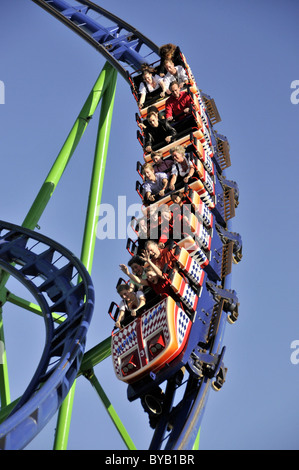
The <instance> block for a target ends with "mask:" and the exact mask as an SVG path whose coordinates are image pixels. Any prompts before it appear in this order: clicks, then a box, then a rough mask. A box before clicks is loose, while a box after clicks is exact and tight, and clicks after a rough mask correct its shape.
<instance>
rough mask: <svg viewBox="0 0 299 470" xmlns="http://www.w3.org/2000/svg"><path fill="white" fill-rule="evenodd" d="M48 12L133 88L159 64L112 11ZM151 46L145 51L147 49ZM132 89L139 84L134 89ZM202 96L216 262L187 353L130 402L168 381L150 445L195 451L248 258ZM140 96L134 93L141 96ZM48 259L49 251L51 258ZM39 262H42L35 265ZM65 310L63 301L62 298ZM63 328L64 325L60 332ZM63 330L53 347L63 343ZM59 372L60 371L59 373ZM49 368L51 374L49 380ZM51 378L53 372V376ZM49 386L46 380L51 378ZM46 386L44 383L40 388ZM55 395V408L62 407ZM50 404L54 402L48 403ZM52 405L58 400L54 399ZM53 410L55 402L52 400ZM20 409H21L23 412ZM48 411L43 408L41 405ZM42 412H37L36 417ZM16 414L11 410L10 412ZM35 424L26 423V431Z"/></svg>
mask: <svg viewBox="0 0 299 470" xmlns="http://www.w3.org/2000/svg"><path fill="white" fill-rule="evenodd" d="M33 1H34V2H35V3H36V4H38V5H39V6H41V7H42V8H44V9H45V10H46V11H47V12H49V13H50V14H52V15H53V16H55V17H56V18H58V19H59V20H60V21H61V22H63V23H64V24H65V25H67V26H68V27H70V28H71V29H72V30H74V31H75V32H76V33H77V34H79V35H80V36H81V37H82V38H84V39H85V40H86V41H88V42H89V44H91V45H92V46H93V47H95V48H96V49H97V50H98V51H99V52H100V53H101V54H102V55H103V56H104V57H105V59H106V60H108V61H109V62H110V63H111V64H112V65H113V66H114V67H115V68H116V69H117V70H118V72H119V73H120V74H121V75H122V76H123V77H124V78H125V79H126V80H127V81H128V82H129V84H130V85H132V81H131V78H130V73H132V71H133V72H134V71H138V70H139V69H140V67H141V65H142V64H143V63H144V62H149V63H154V62H156V61H157V60H159V47H158V46H156V45H155V44H154V43H153V42H151V41H150V40H148V39H147V38H145V37H144V36H143V35H142V34H141V33H140V32H138V31H137V30H136V29H135V28H133V27H132V26H130V25H128V24H127V23H125V22H123V21H122V20H121V19H120V18H117V17H116V16H115V15H112V14H111V13H109V12H107V11H106V10H104V9H102V8H101V7H99V6H98V5H96V4H95V3H93V2H90V1H89V0H82V1H81V2H77V1H76V2H75V1H73V2H66V1H65V0H33ZM93 13H98V14H100V15H102V16H103V17H104V18H105V19H108V20H109V21H110V22H111V24H110V25H109V26H104V25H103V24H100V23H99V20H98V19H97V20H95V19H94V18H93V17H92V14H93ZM144 48H147V51H146V52H143V49H144ZM132 91H133V88H132ZM198 97H199V100H200V102H201V104H202V108H203V109H205V116H204V117H205V119H206V124H207V129H208V134H209V137H210V139H211V148H212V150H213V157H212V161H213V164H214V167H215V176H214V185H215V195H214V201H215V207H214V208H211V209H210V210H211V212H212V213H213V214H214V216H215V219H216V220H215V221H214V225H213V228H212V229H213V237H212V247H211V254H210V262H209V265H208V267H207V268H206V269H205V271H206V276H207V279H206V281H205V283H204V285H203V287H202V289H201V291H200V299H199V305H198V308H197V311H196V314H195V315H194V318H193V326H192V329H191V333H190V337H189V341H188V345H187V347H186V350H185V351H184V352H183V353H182V354H181V355H180V357H178V358H176V360H175V361H174V363H172V364H171V367H166V368H164V369H162V370H161V371H159V372H158V373H155V374H150V375H149V376H148V377H146V378H144V379H142V381H140V382H138V383H135V384H133V385H130V386H129V388H128V398H129V400H131V401H132V400H134V399H136V398H138V397H142V396H143V395H144V394H145V393H147V392H150V391H151V390H153V389H155V388H156V387H157V386H158V385H159V384H161V383H162V382H164V381H167V382H168V384H169V387H168V391H167V399H166V402H165V404H164V411H165V415H164V416H163V418H162V419H161V420H160V423H158V425H157V427H156V429H155V433H154V436H153V441H152V444H151V448H153V449H158V448H161V446H162V444H163V441H164V444H165V442H166V445H165V448H166V449H191V448H192V446H193V443H194V441H195V438H196V436H197V432H198V429H199V427H200V424H201V419H202V416H203V412H204V408H205V405H206V402H207V398H208V394H209V390H210V385H211V383H212V382H215V387H216V388H217V389H219V388H221V386H222V384H223V382H224V380H225V374H226V369H225V367H224V364H223V356H224V352H225V347H224V346H223V335H224V330H225V324H226V321H227V320H228V319H230V320H231V321H235V319H236V318H237V316H238V299H237V297H236V293H235V292H234V291H233V290H230V289H229V288H228V287H230V278H231V275H230V263H231V262H232V261H236V262H238V261H239V260H240V259H241V257H242V242H241V238H240V236H239V235H238V234H235V233H232V232H230V231H229V230H230V222H229V219H230V218H231V217H233V215H234V208H235V207H236V206H237V204H238V200H239V191H238V187H237V184H236V183H235V182H231V181H228V180H227V179H226V178H225V177H224V174H223V171H224V170H225V169H226V168H227V167H228V166H229V165H230V162H229V158H228V156H227V154H226V149H227V145H228V142H227V139H226V138H225V137H224V136H221V135H219V134H217V133H216V132H215V130H214V129H213V125H214V124H215V122H218V121H219V120H220V116H219V113H218V111H217V108H216V107H215V103H214V101H213V99H212V98H211V97H210V96H208V95H206V94H204V93H201V92H199V91H198ZM135 98H136V96H135ZM45 256H46V255H45ZM35 266H36V264H35ZM59 304H60V305H61V308H63V307H65V303H64V302H63V301H61V302H60V303H59V302H58V303H57V306H58V305H59ZM61 331H63V328H62V329H61ZM61 338H62V336H61V337H60V335H59V334H58V337H57V341H56V343H55V347H56V348H57V349H58V350H59V348H60V346H61V341H60V339H61ZM183 366H186V367H187V368H188V371H189V378H188V381H187V384H186V390H185V394H184V397H183V399H182V400H181V402H180V403H179V404H178V405H176V406H175V407H173V406H172V399H173V397H172V394H173V395H174V394H175V388H174V387H173V380H174V377H178V376H179V373H180V369H181V368H182V367H183ZM56 373H57V374H59V372H58V371H56V370H55V372H54V373H53V376H55V374H56ZM46 376H47V372H46V373H45V377H46ZM51 377H52V375H51ZM46 383H48V381H47V382H46ZM44 389H45V390H46V388H45V386H43V387H42V389H41V391H42V390H44ZM56 399H57V397H55V400H54V401H55V406H56ZM46 402H47V403H49V402H50V401H48V400H46ZM51 406H52V404H51ZM53 407H54V405H53ZM23 408H24V407H21V408H20V410H19V411H22V410H23ZM41 409H42V408H41ZM36 414H38V413H37V412H36V411H35V410H33V411H32V414H31V416H35V415H36ZM12 417H13V415H12ZM169 422H171V423H172V430H171V431H170V433H169V434H168V436H166V437H165V433H166V428H167V423H169ZM30 426H31V427H32V426H33V425H32V422H30V424H28V429H29V428H30Z"/></svg>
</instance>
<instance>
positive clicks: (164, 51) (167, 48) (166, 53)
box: [159, 43, 177, 59]
mask: <svg viewBox="0 0 299 470" xmlns="http://www.w3.org/2000/svg"><path fill="white" fill-rule="evenodd" d="M176 48H177V46H176V45H175V44H171V43H168V44H164V45H163V46H161V47H160V50H159V55H160V57H162V58H164V59H165V58H166V57H167V58H171V57H173V55H174V53H175V51H176Z"/></svg>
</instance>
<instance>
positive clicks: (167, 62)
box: [163, 57, 174, 65]
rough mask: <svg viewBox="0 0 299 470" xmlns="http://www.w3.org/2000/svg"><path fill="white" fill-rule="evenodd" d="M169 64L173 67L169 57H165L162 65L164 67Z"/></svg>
mask: <svg viewBox="0 0 299 470" xmlns="http://www.w3.org/2000/svg"><path fill="white" fill-rule="evenodd" d="M169 63H171V64H172V65H174V62H173V60H172V59H171V58H170V57H166V59H164V62H163V64H164V65H165V64H169Z"/></svg>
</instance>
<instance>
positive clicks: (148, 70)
mask: <svg viewBox="0 0 299 470" xmlns="http://www.w3.org/2000/svg"><path fill="white" fill-rule="evenodd" d="M146 73H150V74H154V73H156V69H155V68H154V67H151V66H150V65H149V64H142V65H141V74H142V76H144V74H146Z"/></svg>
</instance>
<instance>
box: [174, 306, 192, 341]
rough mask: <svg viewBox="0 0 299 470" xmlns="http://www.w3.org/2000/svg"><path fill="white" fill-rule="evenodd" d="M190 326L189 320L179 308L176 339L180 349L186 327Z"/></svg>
mask: <svg viewBox="0 0 299 470" xmlns="http://www.w3.org/2000/svg"><path fill="white" fill-rule="evenodd" d="M189 324H190V319H189V318H188V316H187V315H186V313H185V312H184V310H182V309H181V308H180V309H179V310H178V316H177V338H178V346H179V347H180V346H181V345H182V343H183V341H184V339H185V335H186V332H187V330H188V326H189Z"/></svg>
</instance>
